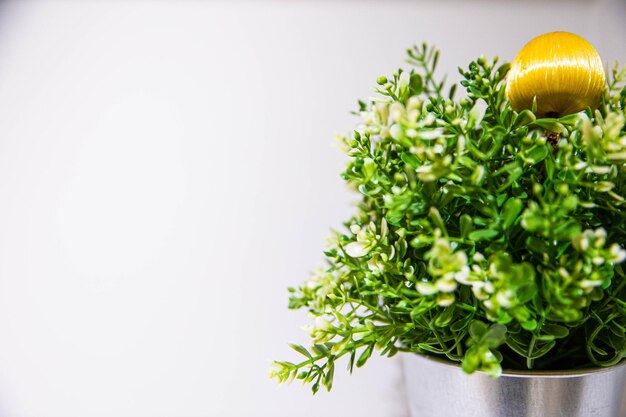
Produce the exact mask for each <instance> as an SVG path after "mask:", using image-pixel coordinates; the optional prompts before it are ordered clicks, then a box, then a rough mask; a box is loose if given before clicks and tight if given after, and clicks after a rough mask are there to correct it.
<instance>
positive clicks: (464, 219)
mask: <svg viewBox="0 0 626 417" xmlns="http://www.w3.org/2000/svg"><path fill="white" fill-rule="evenodd" d="M459 224H460V229H461V237H462V238H463V239H466V238H467V237H468V236H469V234H470V233H471V232H472V229H473V228H474V226H473V225H472V218H471V217H470V216H469V215H468V214H463V215H462V216H461V219H460V220H459Z"/></svg>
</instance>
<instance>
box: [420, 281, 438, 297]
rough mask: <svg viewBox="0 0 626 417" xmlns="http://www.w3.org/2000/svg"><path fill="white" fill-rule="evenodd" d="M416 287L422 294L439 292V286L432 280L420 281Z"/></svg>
mask: <svg viewBox="0 0 626 417" xmlns="http://www.w3.org/2000/svg"><path fill="white" fill-rule="evenodd" d="M415 289H416V290H417V291H418V292H419V293H420V294H422V295H433V294H436V293H437V287H435V285H434V284H433V283H431V282H419V283H418V284H417V286H416V287H415Z"/></svg>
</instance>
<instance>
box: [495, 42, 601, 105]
mask: <svg viewBox="0 0 626 417" xmlns="http://www.w3.org/2000/svg"><path fill="white" fill-rule="evenodd" d="M605 86H606V79H605V77H604V68H603V66H602V60H601V59H600V56H599V55H598V53H597V52H596V50H595V49H594V48H593V46H591V44H590V43H589V42H587V41H586V40H585V39H583V38H581V37H580V36H578V35H575V34H573V33H568V32H551V33H546V34H544V35H541V36H538V37H536V38H535V39H533V40H531V41H530V42H528V43H527V44H526V45H525V46H524V47H523V48H522V50H521V51H520V52H519V54H518V55H517V57H515V59H514V60H513V62H512V64H511V70H510V71H509V74H508V76H507V85H506V96H507V98H508V99H509V100H510V101H511V107H512V108H513V109H514V110H517V111H521V110H524V109H531V108H532V105H533V100H534V99H535V98H536V100H537V111H536V114H537V115H538V116H540V117H562V116H565V115H568V114H572V113H577V112H579V111H581V110H584V109H585V108H587V107H591V108H592V109H596V108H597V107H598V106H599V105H600V101H601V98H602V94H603V92H604V89H605Z"/></svg>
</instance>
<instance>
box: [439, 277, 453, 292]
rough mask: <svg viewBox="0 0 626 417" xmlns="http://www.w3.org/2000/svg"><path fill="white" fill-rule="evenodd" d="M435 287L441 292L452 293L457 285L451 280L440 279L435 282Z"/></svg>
mask: <svg viewBox="0 0 626 417" xmlns="http://www.w3.org/2000/svg"><path fill="white" fill-rule="evenodd" d="M436 286H437V289H438V290H439V291H441V292H452V291H454V290H456V287H457V283H456V281H454V280H452V279H447V278H441V279H438V280H437V283H436Z"/></svg>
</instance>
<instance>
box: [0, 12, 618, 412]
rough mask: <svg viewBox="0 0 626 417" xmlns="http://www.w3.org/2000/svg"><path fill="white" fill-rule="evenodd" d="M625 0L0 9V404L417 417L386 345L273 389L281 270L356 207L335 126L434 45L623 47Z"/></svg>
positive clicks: (294, 265) (295, 336) (289, 319)
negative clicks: (542, 39) (315, 388)
mask: <svg viewBox="0 0 626 417" xmlns="http://www.w3.org/2000/svg"><path fill="white" fill-rule="evenodd" d="M624 17H626V12H625V7H624V2H620V1H617V0H613V1H611V0H606V1H595V2H589V3H587V2H582V1H580V2H568V1H562V2H559V1H554V2H539V1H536V2H535V1H532V2H522V1H519V2H518V1H515V2H513V1H509V2H504V1H500V2H499V1H482V2H471V3H470V2H460V1H445V2H435V1H415V2H384V3H383V2H380V3H379V2H357V1H354V2H349V1H348V2H341V3H339V2H321V3H315V2H294V3H289V2H259V3H246V2H234V3H226V2H201V1H183V2H174V1H170V2H167V1H158V2H148V1H129V2H122V1H110V2H105V1H100V2H95V1H83V2H80V1H54V2H44V1H28V2H25V1H20V2H17V1H14V2H5V3H2V4H1V5H0V415H1V416H8V417H16V416H21V417H48V416H50V417H51V416H63V417H74V416H76V417H96V416H107V417H111V416H120V417H126V416H128V417H135V416H137V417H139V416H151V417H157V416H168V417H182V416H220V417H225V416H237V417H244V416H246V417H269V416H271V417H281V416H285V417H286V416H294V415H298V416H303V417H305V416H316V415H326V416H330V417H333V416H340V415H341V416H348V417H350V416H357V415H359V416H362V417H368V416H386V417H387V416H390V417H393V416H404V415H405V408H404V404H403V397H402V386H401V383H400V377H401V375H400V373H399V371H398V367H397V365H398V364H397V363H396V362H395V361H386V360H373V362H372V363H371V364H369V365H368V366H367V367H366V368H364V369H360V370H357V371H356V374H355V375H353V377H347V376H346V375H345V373H344V372H341V370H339V369H338V371H337V381H336V388H335V389H334V390H333V392H332V393H331V395H328V394H325V393H322V394H320V395H318V396H316V397H311V396H310V394H309V388H308V387H306V388H301V387H300V386H299V385H292V386H285V387H281V388H280V389H277V388H276V386H275V383H274V382H273V381H270V380H268V379H267V376H266V375H267V370H268V367H269V363H270V360H271V359H294V360H295V359H296V355H295V354H294V353H292V352H291V351H290V350H289V348H288V347H287V345H286V342H287V341H299V342H306V340H307V337H306V334H305V332H303V331H302V330H300V329H299V327H300V326H301V325H302V324H304V323H305V318H304V314H303V313H299V312H291V311H288V310H287V309H286V301H287V295H286V290H285V288H286V287H287V286H290V285H297V284H298V283H300V282H302V281H303V280H304V279H305V278H306V277H307V276H308V273H309V272H310V271H312V270H313V269H315V267H316V266H317V265H318V264H319V263H320V262H321V260H322V256H321V251H322V248H323V246H322V239H323V237H324V236H326V234H327V233H328V230H329V228H330V227H331V226H334V227H338V226H340V224H341V222H342V220H343V219H345V218H347V216H349V213H351V209H350V202H351V201H353V200H354V198H355V196H353V195H351V194H350V193H348V191H347V190H346V189H345V188H344V185H343V183H342V181H341V179H340V178H339V175H338V173H339V172H340V170H341V169H342V165H343V158H342V156H341V155H340V153H339V151H337V150H335V149H333V148H332V147H331V143H332V138H333V134H334V132H336V131H343V130H348V129H350V128H351V126H352V125H353V124H354V123H355V119H354V118H353V117H352V116H350V114H349V111H350V110H353V109H354V108H355V104H356V99H357V98H362V97H367V96H368V95H369V94H370V89H369V88H370V86H371V85H373V81H374V80H375V78H376V77H377V76H378V75H380V74H383V73H389V72H391V71H392V70H394V69H396V68H397V67H398V66H400V65H402V63H403V59H404V50H405V49H406V47H408V46H410V45H411V44H412V43H415V42H421V41H428V42H432V43H435V44H437V45H438V46H439V47H440V48H441V49H442V59H441V66H442V68H444V69H445V71H446V72H449V73H450V74H451V75H452V76H453V77H455V78H456V75H455V74H456V67H457V66H459V65H465V64H466V63H467V62H468V60H470V59H472V58H474V57H476V56H478V55H480V54H485V55H487V56H491V55H495V54H499V55H500V56H501V57H502V58H504V59H512V58H513V56H514V54H515V52H516V51H517V50H518V49H519V48H520V47H521V46H522V45H523V44H524V43H525V42H526V41H528V40H529V39H530V38H532V37H533V36H535V35H537V34H540V33H542V32H546V31H551V30H557V29H562V30H570V31H574V32H577V33H579V34H581V35H583V36H585V37H586V38H587V39H588V40H589V41H591V42H592V43H593V44H594V45H595V46H596V47H597V49H598V50H599V52H600V53H601V54H602V56H603V57H604V58H605V59H606V60H609V61H613V60H615V59H620V60H621V61H622V62H624V63H626V47H625V46H624V45H623V39H626V28H625V27H624V25H623V24H622V23H621V22H623V19H624Z"/></svg>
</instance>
